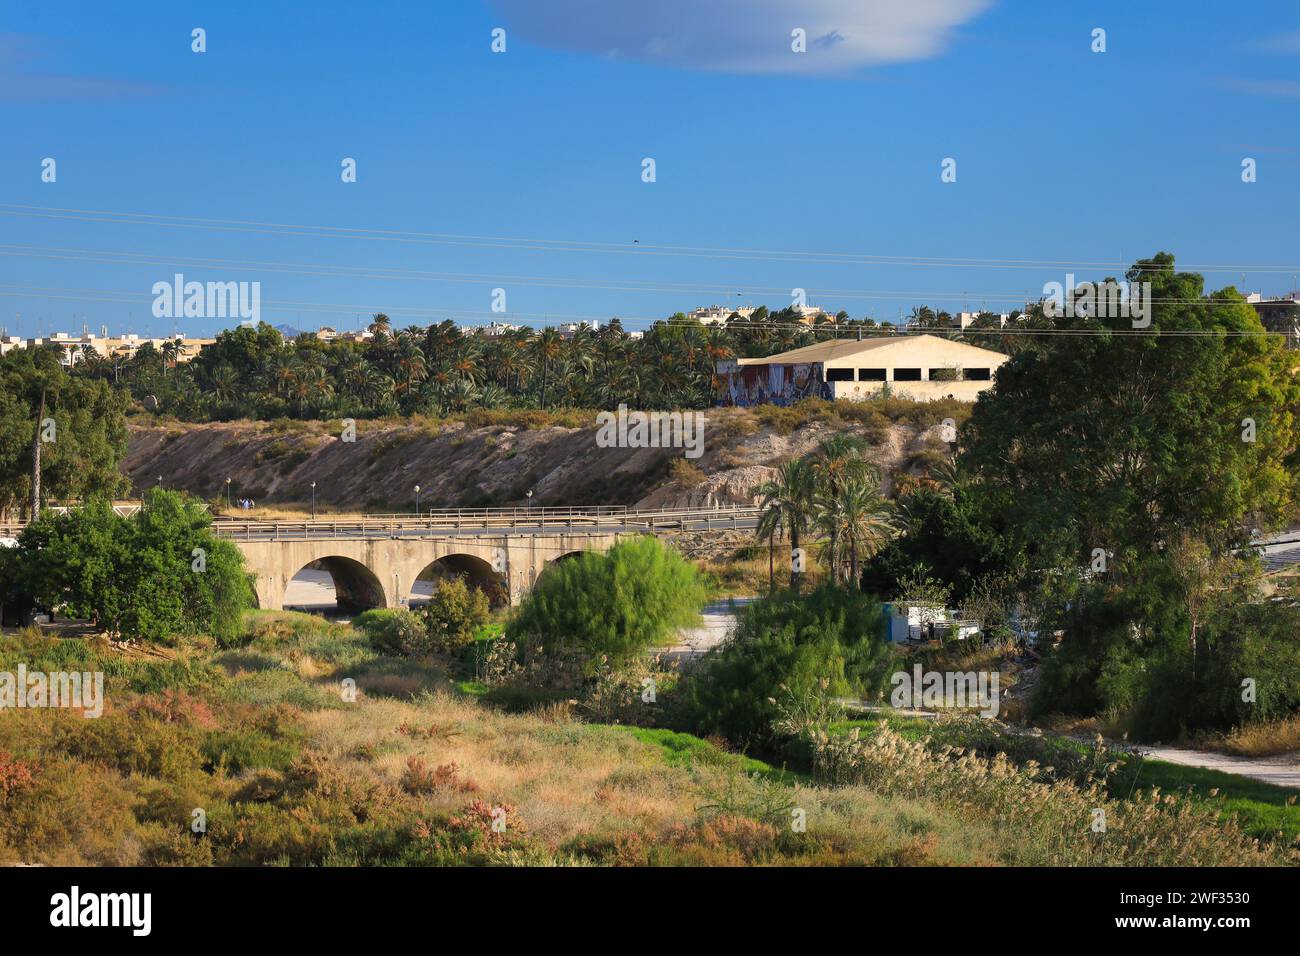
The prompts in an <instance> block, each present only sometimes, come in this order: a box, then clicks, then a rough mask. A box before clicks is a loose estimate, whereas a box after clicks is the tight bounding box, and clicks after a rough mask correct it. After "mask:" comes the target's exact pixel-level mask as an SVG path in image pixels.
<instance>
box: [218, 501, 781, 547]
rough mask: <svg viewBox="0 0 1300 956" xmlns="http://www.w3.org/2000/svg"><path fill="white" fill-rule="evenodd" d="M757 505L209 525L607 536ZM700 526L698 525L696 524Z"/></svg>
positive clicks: (748, 514) (703, 521)
mask: <svg viewBox="0 0 1300 956" xmlns="http://www.w3.org/2000/svg"><path fill="white" fill-rule="evenodd" d="M760 513H761V511H760V509H758V508H741V507H733V508H707V509H704V508H701V509H690V510H660V511H633V510H631V509H629V508H614V509H611V508H589V509H584V508H551V509H541V508H535V509H532V510H531V511H530V510H528V509H523V508H519V509H516V508H502V509H488V508H481V509H463V510H459V511H451V510H447V511H438V512H433V513H431V514H429V515H428V516H425V517H419V518H416V517H414V516H412V515H402V516H391V517H384V516H363V517H357V518H323V519H317V520H315V521H239V520H233V519H218V520H217V521H215V522H213V525H212V529H213V531H214V532H216V533H217V534H218V535H220V536H221V537H223V538H231V539H234V540H241V541H244V540H247V541H253V540H272V541H277V540H303V539H306V538H322V537H324V538H370V537H393V536H398V537H401V536H410V535H411V533H412V532H415V533H417V534H418V533H419V532H428V533H433V532H439V531H442V532H445V531H505V532H509V531H512V530H528V531H541V532H544V531H547V530H555V531H563V532H567V533H576V534H581V533H584V532H585V533H592V534H609V533H613V532H618V531H650V532H653V531H658V530H673V529H682V528H684V527H686V526H687V525H694V526H696V527H697V528H699V530H706V531H708V530H726V529H731V528H740V527H741V522H742V521H746V522H747V521H751V520H757V518H758V516H759V515H760ZM701 525H703V527H702V528H701V527H700V526H701Z"/></svg>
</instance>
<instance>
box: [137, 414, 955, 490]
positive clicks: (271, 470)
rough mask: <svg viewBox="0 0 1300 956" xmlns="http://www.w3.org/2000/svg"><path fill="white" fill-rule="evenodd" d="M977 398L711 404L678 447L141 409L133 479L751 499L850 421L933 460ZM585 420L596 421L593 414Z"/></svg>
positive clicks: (144, 482)
mask: <svg viewBox="0 0 1300 956" xmlns="http://www.w3.org/2000/svg"><path fill="white" fill-rule="evenodd" d="M965 412H966V407H965V406H960V407H946V406H945V407H940V406H937V405H936V406H926V405H911V404H910V403H897V402H895V403H891V404H889V405H888V406H887V407H884V408H883V409H874V410H873V409H863V408H854V409H852V410H851V411H850V410H846V409H843V408H840V409H837V408H836V407H835V406H831V405H828V404H826V403H815V404H810V405H809V406H808V407H804V408H793V409H777V408H767V409H713V410H710V411H709V412H707V413H706V427H705V436H704V453H703V454H702V455H701V456H700V457H698V458H694V459H687V458H685V457H684V455H683V450H682V449H680V448H663V449H661V448H644V449H630V448H601V447H599V446H598V444H597V427H596V423H595V417H594V413H585V414H584V413H575V412H565V413H561V414H557V415H540V414H539V413H531V414H521V415H518V416H514V417H513V419H512V416H510V415H509V414H498V415H495V416H492V417H493V418H494V419H496V420H493V421H487V422H485V421H484V420H483V418H484V416H475V415H473V414H471V415H469V416H466V417H465V418H464V419H454V420H447V421H436V422H433V421H428V420H423V419H418V420H414V421H412V422H408V423H398V422H388V423H380V422H360V423H358V424H357V432H356V440H355V441H353V442H344V441H342V440H340V433H341V424H340V423H338V422H334V423H327V422H285V421H282V422H273V423H255V422H231V423H221V424H208V425H190V424H180V423H175V422H161V421H145V420H139V419H138V420H136V421H135V422H134V423H133V425H132V427H131V437H130V446H129V450H128V453H127V458H126V460H125V462H124V465H123V467H124V470H125V471H126V473H127V474H128V475H129V476H130V477H131V479H132V481H133V483H134V486H135V491H136V492H137V493H138V492H139V491H140V490H141V489H143V488H145V487H148V486H150V485H153V484H155V483H157V481H158V479H159V476H161V478H162V482H163V484H164V485H165V486H166V487H169V488H182V489H185V490H187V491H189V492H191V493H193V494H195V495H198V496H201V497H203V498H206V499H209V500H216V499H219V498H224V495H225V482H226V478H227V477H229V478H230V479H231V488H232V490H233V497H235V498H240V497H250V498H253V499H254V500H255V501H256V502H257V503H258V504H259V505H261V504H285V505H288V504H294V505H296V504H301V503H305V502H307V501H310V499H311V487H310V483H311V482H312V481H315V482H316V498H317V501H318V503H319V504H320V505H321V506H322V507H332V508H338V509H348V510H354V509H362V508H364V509H366V510H368V511H384V510H390V509H391V510H406V509H409V508H410V507H411V506H412V502H413V494H414V493H413V488H414V486H415V485H417V484H418V485H420V487H421V495H420V500H421V506H422V507H489V506H509V505H523V504H524V503H525V502H526V500H527V499H526V493H527V492H528V491H529V490H530V489H531V490H532V491H533V498H532V503H533V505H535V506H536V505H590V504H626V505H640V506H647V507H665V508H671V507H709V506H712V505H714V504H722V505H728V504H750V503H752V502H753V501H754V499H755V492H756V489H757V487H758V486H759V485H760V484H761V483H762V482H763V481H765V480H766V479H768V478H769V477H771V475H772V474H773V471H774V468H775V467H776V466H777V465H779V464H780V463H781V462H782V461H784V460H786V459H788V458H791V457H795V456H799V455H803V454H806V453H807V452H809V451H811V450H812V449H813V448H815V447H816V445H817V443H818V442H819V441H820V440H821V439H822V438H824V437H825V436H827V435H829V434H832V433H835V432H839V431H847V432H851V433H854V434H858V435H861V436H863V438H864V439H866V440H867V442H868V443H869V446H870V449H869V452H868V456H869V457H870V458H871V459H872V460H874V461H875V462H877V464H879V465H880V467H881V471H882V473H884V474H885V475H886V484H887V486H888V485H890V484H892V481H893V480H894V479H895V478H896V477H897V476H898V475H899V474H902V473H907V472H913V473H915V472H918V471H923V470H924V469H925V468H926V467H927V465H928V464H929V463H931V462H932V461H933V460H934V459H935V456H936V455H937V454H938V453H939V451H940V450H941V449H942V448H943V447H944V446H943V445H942V443H941V442H940V441H939V437H938V431H939V423H940V422H941V421H942V420H943V418H945V417H953V418H956V419H957V420H958V421H960V420H963V419H964V417H965ZM584 421H590V422H591V424H590V425H587V426H585V427H583V425H582V423H583V422H584Z"/></svg>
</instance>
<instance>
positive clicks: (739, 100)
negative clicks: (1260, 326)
mask: <svg viewBox="0 0 1300 956" xmlns="http://www.w3.org/2000/svg"><path fill="white" fill-rule="evenodd" d="M580 7H581V5H580V4H576V2H574V0H560V2H557V3H556V4H552V5H549V6H548V8H547V9H548V10H549V11H550V15H548V16H546V17H542V16H539V15H538V13H537V8H536V6H535V5H530V4H527V3H522V2H518V0H495V2H490V3H467V4H457V5H454V6H450V7H448V8H447V9H442V8H437V9H433V8H430V9H429V10H427V11H422V12H415V13H401V14H393V15H390V16H385V15H383V14H376V15H374V16H366V17H357V16H356V15H355V9H354V8H353V7H352V6H351V5H344V4H341V3H331V2H325V3H321V4H319V5H318V6H317V12H316V13H315V14H314V15H313V16H312V17H311V18H310V19H303V18H301V17H299V16H298V15H296V14H294V13H292V12H290V11H284V10H276V9H266V8H264V7H261V6H258V5H238V4H237V5H235V6H234V7H231V8H222V9H217V10H212V11H202V12H191V11H186V12H184V13H178V12H177V11H176V10H175V9H173V8H172V6H171V5H167V4H163V3H159V2H153V0H146V2H142V3H139V4H132V5H131V6H130V7H128V8H123V9H109V8H102V7H99V6H97V5H94V4H90V3H81V2H74V3H67V4H60V5H58V8H57V9H48V10H47V9H44V8H16V9H14V10H12V11H9V16H8V17H7V18H6V21H7V22H6V26H5V27H4V31H5V32H3V33H0V100H3V101H4V102H5V107H6V127H7V129H6V131H7V141H8V142H9V144H10V148H8V149H6V150H5V151H4V153H3V154H2V155H0V183H3V187H2V188H0V326H3V327H5V328H6V329H8V331H9V333H10V334H14V335H19V336H22V337H34V336H41V335H47V334H50V333H53V332H57V331H64V332H68V333H70V334H75V333H78V332H80V330H81V328H82V325H83V323H84V324H85V325H86V326H88V327H89V328H90V329H91V330H92V331H98V329H99V328H100V327H101V326H104V325H107V326H108V327H109V328H110V330H111V331H113V332H114V333H115V334H116V333H117V332H119V331H121V332H127V331H129V332H134V333H136V334H139V335H141V336H154V337H157V336H163V335H167V334H170V333H171V332H172V331H173V327H174V326H175V327H177V328H179V329H180V330H182V331H184V332H185V333H186V334H188V335H191V336H211V335H213V334H215V332H216V331H218V330H219V329H220V328H223V327H228V326H230V325H234V324H237V323H235V322H231V321H229V320H223V319H220V318H206V317H200V318H193V319H191V318H186V319H172V318H160V317H155V316H154V315H153V314H152V311H151V300H152V298H153V296H152V295H151V291H150V290H151V288H152V287H153V285H154V284H155V283H156V282H159V281H167V280H169V279H170V278H171V276H172V275H173V273H176V272H184V273H185V274H186V275H188V276H193V277H194V278H196V279H199V280H203V281H233V282H259V283H260V284H261V292H262V306H261V308H262V317H263V318H265V319H266V320H267V321H268V322H270V323H271V324H273V325H287V326H291V327H293V328H298V329H303V330H307V331H311V330H314V329H315V328H317V327H319V326H322V325H327V326H331V327H334V328H336V329H339V330H340V331H343V330H347V329H355V328H357V327H359V326H362V327H363V326H364V325H365V324H366V323H367V322H368V321H369V316H370V314H371V313H373V312H380V311H382V312H385V313H386V314H388V315H389V316H391V317H392V319H393V324H394V325H395V326H397V327H399V328H400V327H403V326H407V325H413V324H418V325H428V324H430V323H432V322H437V321H441V320H443V319H450V320H452V321H454V322H456V323H457V324H462V325H475V324H479V325H486V324H487V323H489V322H491V321H493V320H499V321H508V322H513V323H518V324H526V325H531V326H533V327H538V326H541V325H546V324H557V323H561V322H568V321H578V320H597V321H600V322H602V323H603V322H605V321H608V320H609V319H610V318H611V317H614V316H618V317H619V318H620V320H621V321H622V322H623V324H624V326H625V327H626V328H629V329H643V328H645V327H646V326H647V325H648V324H649V323H650V322H651V321H653V320H655V319H661V318H664V317H666V316H668V315H671V314H672V313H674V312H689V311H691V310H692V309H697V308H703V307H707V306H710V305H718V306H721V307H724V308H725V307H735V306H742V305H753V306H757V305H766V306H768V307H769V308H771V309H777V308H781V307H783V306H785V305H789V304H790V303H791V302H792V301H793V300H794V298H795V297H796V292H797V290H802V291H803V293H804V294H805V296H806V302H807V304H808V305H811V306H822V307H824V308H827V309H828V310H831V311H837V310H840V309H843V310H845V311H847V312H848V313H849V314H850V316H851V317H853V318H855V319H858V318H863V317H865V316H869V317H872V318H874V319H876V320H877V321H891V322H897V321H899V319H900V318H902V317H905V316H906V314H907V313H908V312H910V310H911V309H912V308H913V307H914V306H918V305H922V304H925V305H929V306H930V307H932V308H934V309H936V310H937V309H943V310H947V311H949V312H953V313H956V312H959V311H980V310H982V309H988V310H991V311H994V312H1001V311H1006V310H1007V309H1009V308H1017V307H1019V306H1020V305H1022V304H1023V303H1024V302H1025V301H1026V300H1034V299H1037V298H1038V297H1039V295H1040V294H1041V289H1042V287H1043V285H1044V284H1045V283H1048V282H1052V281H1056V282H1061V281H1063V280H1064V278H1065V274H1066V273H1067V272H1072V273H1077V274H1079V275H1080V277H1081V278H1082V277H1087V278H1094V279H1095V278H1101V277H1103V276H1105V275H1116V276H1118V275H1120V274H1122V272H1123V269H1124V266H1125V265H1126V264H1127V263H1130V262H1132V261H1133V260H1135V259H1138V258H1141V257H1145V256H1149V255H1153V254H1154V253H1156V252H1157V251H1161V250H1164V251H1169V252H1173V253H1175V254H1176V255H1177V256H1178V258H1179V264H1180V266H1186V267H1190V268H1192V269H1194V270H1195V271H1201V272H1203V273H1205V274H1206V278H1207V285H1208V287H1209V288H1211V289H1215V288H1221V287H1223V286H1226V285H1234V286H1237V287H1238V288H1239V289H1241V290H1242V291H1243V292H1260V293H1263V295H1264V296H1265V297H1273V296H1280V295H1284V294H1286V293H1288V292H1290V291H1292V290H1293V289H1295V288H1296V286H1297V284H1298V283H1297V278H1296V273H1297V272H1300V268H1297V265H1296V263H1297V260H1300V255H1298V254H1297V251H1296V248H1295V244H1294V242H1293V240H1292V232H1293V227H1292V224H1291V222H1290V218H1289V217H1287V216H1286V215H1284V214H1283V215H1279V212H1283V211H1286V210H1294V209H1296V208H1297V207H1300V129H1297V127H1296V125H1295V123H1294V115H1295V111H1296V107H1297V103H1298V101H1300V11H1298V10H1297V9H1296V7H1295V5H1294V4H1286V3H1283V2H1281V0H1269V2H1263V3H1259V4H1255V5H1253V6H1252V7H1251V12H1250V16H1244V15H1236V14H1230V13H1227V12H1224V11H1223V10H1221V9H1216V8H1210V7H1200V6H1190V7H1189V6H1187V5H1184V4H1177V3H1173V2H1171V0H1157V2H1153V3H1150V4H1147V5H1144V7H1143V11H1142V14H1141V16H1136V15H1134V14H1133V12H1132V10H1131V8H1130V7H1128V6H1127V5H1125V4H1122V3H1118V2H1109V0H1108V2H1101V3H1096V4H1090V5H1089V7H1088V9H1087V10H1065V9H1057V8H1053V7H1042V8H1039V7H1035V6H1032V5H1027V4H1011V3H1009V2H1007V0H998V2H992V0H942V2H936V3H934V4H928V5H925V7H924V9H920V8H918V9H916V10H913V9H912V8H897V9H896V10H894V13H895V14H896V15H895V16H893V17H892V18H886V17H885V16H884V14H883V11H885V10H887V9H890V8H889V7H887V6H886V5H884V4H883V3H882V2H870V0H864V2H855V3H849V2H847V0H820V2H815V3H795V2H784V0H772V2H768V3H764V4H761V5H759V4H749V5H746V4H740V3H737V2H733V0H725V2H718V3H714V4H682V3H667V4H663V5H657V6H655V7H653V8H652V9H644V8H643V6H642V5H640V4H637V3H632V2H625V0H612V2H610V3H608V4H606V5H605V6H604V7H602V8H601V11H602V12H601V14H600V15H599V16H589V17H585V18H584V17H579V16H578V14H577V11H578V10H579V9H580ZM900 11H903V12H900ZM196 28H201V29H203V30H204V31H205V32H204V38H205V41H204V47H205V49H204V52H202V53H197V52H194V51H193V49H192V47H193V45H194V41H193V40H192V32H193V31H194V30H195V29H196ZM494 30H503V31H504V34H502V36H503V38H504V40H503V42H504V46H505V49H504V52H499V53H497V52H493V49H492V45H493V42H494V36H493V31H494ZM1097 30H1104V31H1105V33H1104V47H1105V50H1104V52H1094V49H1095V48H1096V46H1097V40H1096V31H1097ZM795 31H803V33H804V35H805V36H806V44H805V47H806V49H805V51H804V52H796V51H795V50H794V49H793V48H792V47H793V46H795V45H797V37H796V38H795V39H793V40H792V35H793V34H794V32H795ZM1207 64H1209V65H1208V66H1207ZM46 160H53V161H54V166H53V167H52V170H53V172H54V178H53V181H44V179H43V177H44V174H45V165H44V164H45V161H46ZM647 160H651V161H652V162H651V163H650V164H649V165H647V163H646V161H647ZM1248 160H1249V161H1250V163H1251V177H1252V178H1253V181H1247V180H1246V175H1245V168H1244V165H1243V164H1245V163H1246V162H1247V161H1248ZM349 161H352V162H353V163H354V164H355V165H354V167H353V169H354V170H355V182H348V181H345V179H346V178H347V175H348V165H347V164H348V162H349ZM948 161H951V162H952V167H951V172H952V174H953V177H955V181H945V178H944V177H945V173H946V172H947V171H948V166H947V162H948ZM647 179H651V180H652V181H647ZM498 290H499V291H500V292H501V293H502V294H501V295H500V296H498V295H497V292H498ZM497 307H500V308H501V311H494V309H495V308H497Z"/></svg>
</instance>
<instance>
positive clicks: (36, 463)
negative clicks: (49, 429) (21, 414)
mask: <svg viewBox="0 0 1300 956" xmlns="http://www.w3.org/2000/svg"><path fill="white" fill-rule="evenodd" d="M44 421H45V389H44V387H42V388H41V407H40V410H39V411H37V413H36V431H35V433H34V434H33V435H32V520H33V521H35V520H36V519H37V518H39V517H40V514H41V427H42V423H43V422H44Z"/></svg>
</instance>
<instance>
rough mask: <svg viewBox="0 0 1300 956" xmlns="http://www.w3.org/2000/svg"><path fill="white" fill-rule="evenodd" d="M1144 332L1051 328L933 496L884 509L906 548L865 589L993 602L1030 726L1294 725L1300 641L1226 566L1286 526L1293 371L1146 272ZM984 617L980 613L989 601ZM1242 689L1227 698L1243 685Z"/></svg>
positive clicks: (1246, 571) (882, 558)
mask: <svg viewBox="0 0 1300 956" xmlns="http://www.w3.org/2000/svg"><path fill="white" fill-rule="evenodd" d="M1128 279H1129V280H1130V281H1131V282H1138V281H1148V282H1150V283H1151V286H1152V288H1151V296H1152V302H1153V307H1152V316H1151V331H1153V332H1159V333H1162V334H1160V335H1132V334H1126V333H1130V332H1132V327H1131V322H1130V320H1129V319H1092V318H1074V319H1060V320H1057V323H1056V325H1057V328H1058V329H1060V330H1065V331H1072V332H1079V333H1086V334H1080V335H1069V336H1059V337H1046V336H1045V337H1042V340H1041V341H1040V342H1039V343H1038V344H1037V345H1036V346H1035V347H1033V348H1027V349H1025V350H1022V351H1020V352H1019V353H1018V354H1016V355H1014V356H1013V357H1012V359H1011V360H1010V361H1008V362H1007V363H1006V364H1004V365H1003V366H1002V367H1001V368H1000V369H999V370H998V375H997V379H996V382H995V385H994V387H993V388H992V389H991V390H989V391H987V392H985V393H983V394H982V395H981V396H980V399H979V401H978V402H977V403H976V405H975V409H974V412H973V414H972V416H971V418H970V420H969V422H967V423H966V425H965V426H964V427H963V428H962V429H961V433H960V443H961V453H960V456H959V458H958V462H957V466H958V467H957V468H956V470H955V471H954V473H953V475H952V476H951V479H952V480H951V481H950V482H948V483H947V486H946V487H943V486H940V487H937V488H934V489H921V490H920V491H917V492H913V493H911V494H909V495H906V496H904V497H903V498H902V499H901V500H900V502H899V506H900V507H899V511H900V514H901V524H902V525H903V534H902V535H901V536H900V537H899V538H898V539H896V540H895V541H894V542H892V543H891V544H890V545H889V546H888V547H887V548H885V549H884V551H882V552H881V554H880V555H879V556H878V557H877V558H876V559H875V560H874V561H872V562H871V563H870V564H869V566H868V568H867V569H866V572H865V574H864V576H863V580H864V584H865V586H866V587H868V588H870V589H872V590H875V591H878V592H879V593H881V594H882V596H895V595H896V593H897V591H898V590H900V589H901V587H902V583H903V581H904V579H905V578H906V577H908V576H912V577H915V575H916V574H918V573H922V574H925V575H933V576H934V577H935V579H936V583H937V584H938V585H939V586H940V587H941V588H943V589H945V590H946V592H947V593H948V594H950V595H951V596H952V597H953V598H954V599H955V600H956V601H958V602H963V601H971V600H974V601H977V602H978V601H980V600H981V599H984V598H987V597H988V596H989V595H990V594H992V593H995V592H999V589H1001V590H1000V593H999V596H1000V598H1001V599H1002V601H1001V603H1002V604H1003V605H1004V608H1005V607H1007V606H1009V604H1010V597H1011V595H1012V594H1014V595H1015V599H1016V603H1017V604H1021V603H1023V604H1025V605H1027V606H1025V607H1019V606H1017V607H1016V610H1017V611H1023V612H1025V613H1026V614H1027V616H1028V617H1029V618H1030V619H1032V620H1034V621H1035V622H1036V625H1037V631H1038V633H1039V634H1040V636H1041V637H1042V638H1043V639H1044V645H1047V644H1050V643H1051V641H1050V638H1051V636H1052V635H1055V634H1059V635H1061V636H1062V639H1061V641H1060V644H1059V646H1056V647H1054V648H1048V647H1046V646H1045V650H1046V652H1047V658H1046V666H1045V670H1044V675H1043V679H1042V681H1041V682H1040V684H1039V687H1038V694H1037V706H1038V709H1039V710H1040V711H1065V712H1071V713H1078V714H1102V715H1105V716H1108V717H1109V718H1111V719H1112V720H1113V721H1115V722H1117V723H1120V724H1122V725H1124V726H1125V727H1127V728H1128V729H1129V730H1131V731H1132V732H1133V733H1135V734H1138V735H1141V736H1144V737H1147V738H1151V737H1166V738H1168V737H1171V736H1175V735H1177V734H1179V733H1180V732H1184V731H1195V730H1198V729H1204V728H1226V727H1229V726H1232V725H1234V724H1239V723H1242V722H1257V721H1265V720H1269V719H1273V718H1276V717H1280V716H1285V714H1287V713H1288V712H1290V711H1293V710H1294V709H1295V708H1296V707H1297V706H1300V693H1297V687H1298V686H1300V668H1297V667H1296V665H1295V661H1296V660H1297V659H1300V633H1297V631H1296V628H1295V618H1296V614H1295V609H1294V608H1290V607H1287V606H1286V601H1275V602H1271V603H1266V602H1265V601H1264V600H1263V598H1264V597H1265V596H1266V595H1267V589H1266V588H1265V587H1263V586H1262V584H1261V582H1260V579H1259V569H1258V567H1257V566H1256V565H1255V564H1254V562H1253V561H1252V560H1250V559H1248V558H1246V557H1243V556H1242V553H1241V551H1240V550H1239V549H1240V548H1241V546H1242V545H1244V544H1245V543H1246V542H1247V541H1248V540H1249V539H1250V538H1251V537H1252V536H1253V535H1254V534H1256V533H1258V531H1257V529H1268V528H1270V527H1275V526H1277V525H1278V524H1280V523H1282V522H1283V521H1285V520H1286V519H1287V517H1288V516H1289V515H1290V514H1292V513H1293V508H1294V505H1295V498H1296V491H1297V475H1298V474H1300V428H1298V427H1297V420H1298V417H1300V381H1298V380H1297V378H1296V375H1295V371H1294V369H1295V364H1296V359H1295V353H1294V352H1287V351H1286V350H1285V349H1284V347H1283V344H1282V342H1281V341H1280V340H1279V339H1277V338H1275V337H1269V336H1265V335H1262V334H1261V333H1262V332H1263V327H1262V326H1261V324H1260V321H1259V319H1258V317H1257V316H1256V314H1255V312H1254V310H1253V309H1252V308H1250V306H1248V305H1247V304H1246V303H1245V302H1244V300H1243V299H1242V298H1241V297H1240V296H1239V295H1238V294H1237V293H1236V291H1235V290H1233V289H1231V288H1229V289H1225V290H1222V291H1219V292H1216V293H1213V294H1210V295H1206V294H1205V292H1204V289H1203V281H1202V279H1201V277H1200V276H1199V275H1195V274H1191V273H1179V272H1176V271H1175V269H1174V263H1173V258H1172V257H1171V256H1169V255H1167V254H1160V255H1158V256H1156V257H1155V258H1153V259H1150V260H1145V261H1142V262H1139V263H1138V264H1137V265H1136V266H1135V267H1134V268H1133V269H1132V270H1131V271H1130V272H1129V273H1128ZM985 603H996V602H987V601H986V602H985ZM1248 679H1249V680H1253V681H1254V682H1255V683H1256V684H1257V685H1258V690H1257V697H1256V698H1255V699H1254V700H1251V701H1247V700H1244V699H1243V686H1242V685H1243V681H1245V680H1248Z"/></svg>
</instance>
